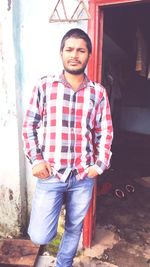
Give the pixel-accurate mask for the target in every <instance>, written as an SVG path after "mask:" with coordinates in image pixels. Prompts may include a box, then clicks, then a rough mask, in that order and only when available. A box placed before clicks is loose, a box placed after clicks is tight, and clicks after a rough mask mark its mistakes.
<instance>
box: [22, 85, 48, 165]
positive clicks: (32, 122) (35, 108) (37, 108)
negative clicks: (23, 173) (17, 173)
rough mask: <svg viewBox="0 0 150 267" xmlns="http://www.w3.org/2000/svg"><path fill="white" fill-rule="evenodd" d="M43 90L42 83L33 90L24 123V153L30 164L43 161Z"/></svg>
mask: <svg viewBox="0 0 150 267" xmlns="http://www.w3.org/2000/svg"><path fill="white" fill-rule="evenodd" d="M41 88H42V86H41V84H40V83H38V84H37V85H36V86H35V87H34V88H33V91H32V96H31V98H30V102H29V105H28V108H27V111H26V113H25V117H24V121H23V128H22V135H23V142H24V151H25V155H26V156H27V158H28V159H29V161H30V163H33V162H36V161H43V155H42V151H41V146H40V142H39V132H38V129H39V128H40V125H41V123H42V117H43V92H42V90H41Z"/></svg>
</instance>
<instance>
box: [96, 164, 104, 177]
mask: <svg viewBox="0 0 150 267" xmlns="http://www.w3.org/2000/svg"><path fill="white" fill-rule="evenodd" d="M93 167H94V168H95V170H96V171H97V172H98V174H99V175H101V174H102V173H103V172H104V170H105V169H106V165H104V164H101V166H98V165H97V164H94V165H93Z"/></svg>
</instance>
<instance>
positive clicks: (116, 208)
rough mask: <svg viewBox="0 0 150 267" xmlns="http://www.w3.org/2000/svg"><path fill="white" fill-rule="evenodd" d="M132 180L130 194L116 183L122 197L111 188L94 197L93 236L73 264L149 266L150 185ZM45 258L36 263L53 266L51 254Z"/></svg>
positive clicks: (104, 266)
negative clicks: (49, 257) (44, 261)
mask: <svg viewBox="0 0 150 267" xmlns="http://www.w3.org/2000/svg"><path fill="white" fill-rule="evenodd" d="M149 182H150V178H149ZM132 184H134V187H135V192H134V193H133V194H131V193H127V192H126V191H125V190H124V186H125V184H124V185H123V184H122V185H119V184H118V186H121V187H122V189H123V190H124V192H125V195H126V197H125V199H122V200H120V199H118V198H116V197H115V196H114V194H113V192H114V191H111V192H110V193H109V194H107V195H104V196H99V197H98V198H97V227H96V232H95V240H94V241H93V244H92V248H91V249H86V250H85V251H81V254H80V256H77V257H76V258H75V262H74V267H96V266H98V267H150V185H149V186H147V184H146V185H143V183H142V184H140V183H139V182H135V181H134V182H133V183H132ZM116 186H117V183H116ZM47 261H48V262H49V264H48V263H47V264H48V265H46V264H45V265H43V264H40V265H38V266H37V267H41V266H42V267H43V266H45V267H51V266H52V267H53V266H54V258H53V257H52V258H51V263H50V260H49V259H47Z"/></svg>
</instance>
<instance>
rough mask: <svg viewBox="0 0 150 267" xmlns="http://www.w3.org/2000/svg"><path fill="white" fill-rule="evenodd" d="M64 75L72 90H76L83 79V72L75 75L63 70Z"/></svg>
mask: <svg viewBox="0 0 150 267" xmlns="http://www.w3.org/2000/svg"><path fill="white" fill-rule="evenodd" d="M64 76H65V78H66V80H67V82H68V83H69V84H70V85H71V86H72V89H73V90H74V91H76V90H77V89H78V88H79V86H80V84H81V83H82V82H83V80H84V77H85V76H84V73H82V74H78V75H75V74H71V73H68V72H66V71H65V72H64Z"/></svg>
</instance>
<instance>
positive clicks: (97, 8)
mask: <svg viewBox="0 0 150 267" xmlns="http://www.w3.org/2000/svg"><path fill="white" fill-rule="evenodd" d="M141 3H142V4H143V3H150V1H149V0H89V13H90V14H91V19H90V20H89V23H88V34H89V36H90V37H91V40H92V46H93V52H92V56H91V58H90V61H89V64H88V76H89V78H90V79H91V80H93V81H96V82H101V73H102V44H103V43H102V42H103V18H104V13H103V7H106V6H110V7H111V6H115V5H116V6H117V5H127V4H128V5H129V4H141ZM96 195H97V186H96V185H95V187H94V190H93V197H92V200H91V205H90V207H89V210H88V213H87V215H86V217H85V219H84V224H83V247H84V248H88V247H91V242H92V239H93V237H94V232H95V224H96Z"/></svg>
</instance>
